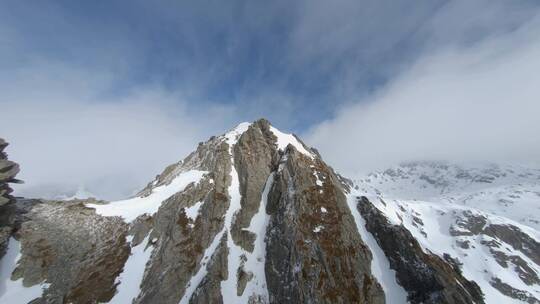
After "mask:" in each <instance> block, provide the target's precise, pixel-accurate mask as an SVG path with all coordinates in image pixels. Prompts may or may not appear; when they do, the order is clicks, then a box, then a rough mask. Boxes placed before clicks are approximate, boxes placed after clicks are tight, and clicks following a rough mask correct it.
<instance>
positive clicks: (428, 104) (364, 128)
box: [306, 18, 540, 174]
mask: <svg viewBox="0 0 540 304" xmlns="http://www.w3.org/2000/svg"><path fill="white" fill-rule="evenodd" d="M538 37H540V18H534V19H532V20H531V21H529V22H527V23H526V24H523V25H522V26H520V27H519V28H518V29H516V30H515V31H512V32H510V33H507V34H504V35H497V36H493V37H490V38H488V39H485V40H483V41H480V42H476V43H474V44H470V45H468V46H466V47H464V46H461V47H455V48H445V49H444V50H439V51H438V52H436V53H430V54H429V55H427V56H424V57H422V58H421V59H420V60H418V61H417V62H416V64H415V65H414V66H413V67H412V68H411V69H410V70H408V71H406V72H404V73H403V74H401V75H400V76H398V77H397V78H395V80H393V81H392V82H391V83H390V84H388V85H387V86H385V87H384V88H383V89H381V90H379V91H378V92H376V93H375V94H372V95H371V96H369V97H368V98H366V99H362V100H357V102H355V103H351V104H350V105H348V106H345V107H343V108H341V110H340V111H339V112H338V114H337V115H336V116H335V118H333V119H331V120H328V121H325V122H324V123H322V124H320V125H318V126H316V127H314V128H312V129H311V130H310V131H309V132H308V134H307V136H306V137H307V142H308V143H309V144H311V145H313V146H315V147H317V148H318V149H319V150H320V151H321V152H322V154H323V156H324V157H325V158H326V159H327V161H328V162H329V163H331V164H333V165H334V166H336V167H337V169H339V170H341V171H342V172H343V173H346V174H354V173H357V172H365V171H369V170H373V169H377V168H382V167H385V166H389V165H392V164H396V163H399V162H403V161H414V160H449V161H501V162H521V163H539V162H540V82H539V78H538V71H540V40H539V39H538Z"/></svg>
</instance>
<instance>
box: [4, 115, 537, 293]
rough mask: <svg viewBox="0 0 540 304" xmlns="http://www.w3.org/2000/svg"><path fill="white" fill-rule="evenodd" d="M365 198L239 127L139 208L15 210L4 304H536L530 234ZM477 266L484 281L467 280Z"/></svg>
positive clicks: (140, 197) (35, 204)
mask: <svg viewBox="0 0 540 304" xmlns="http://www.w3.org/2000/svg"><path fill="white" fill-rule="evenodd" d="M363 188H366V189H369V191H363V190H362V189H363ZM373 189H374V188H373V187H372V185H370V184H369V183H366V182H364V183H357V185H356V186H355V185H354V184H353V183H352V182H351V181H349V180H347V179H345V178H343V177H341V176H340V175H339V174H337V173H336V172H334V170H333V169H332V168H331V167H329V166H328V165H327V164H326V163H325V162H324V161H323V160H322V159H321V157H320V155H318V153H317V152H316V151H315V150H313V149H310V148H308V147H307V146H305V145H304V144H303V143H302V142H301V141H300V140H299V139H298V138H297V137H296V136H294V135H290V134H286V133H282V132H281V131H279V130H277V129H276V128H274V127H273V126H271V125H270V124H269V123H268V121H266V120H258V121H256V122H253V123H242V124H240V125H238V126H237V127H236V128H234V129H233V130H231V131H229V132H227V133H226V134H224V135H221V136H217V137H211V138H210V139H209V140H208V141H206V142H204V143H200V144H199V146H198V147H197V149H196V150H195V151H194V152H193V153H191V154H190V155H188V156H187V157H186V158H185V159H184V160H182V161H180V162H178V163H175V164H172V165H170V166H168V167H167V168H165V170H164V171H163V172H162V173H161V174H159V175H158V176H157V177H156V178H155V179H154V180H153V181H151V182H150V183H149V184H148V185H147V186H146V187H145V188H144V189H142V190H141V191H140V192H139V193H138V194H137V195H136V196H135V197H133V198H130V199H127V200H123V201H117V202H110V203H109V202H103V201H95V200H91V199H90V200H78V199H76V200H71V201H42V200H24V199H19V200H17V202H16V203H13V202H12V203H11V207H10V208H9V210H5V215H6V217H7V218H9V219H10V220H9V221H5V222H0V225H3V226H5V227H8V228H9V230H10V231H11V233H10V237H11V239H10V241H9V245H8V247H9V248H8V252H9V257H10V258H9V259H2V260H1V263H2V265H0V270H2V271H1V274H2V276H1V277H0V302H2V303H3V302H6V301H9V303H27V302H28V301H29V300H31V299H34V298H35V300H34V301H32V303H64V302H66V303H67V302H73V303H131V302H133V303H407V302H410V303H483V302H486V303H499V302H493V301H494V300H493V299H495V297H499V298H501V297H502V298H504V299H508V301H512V300H514V299H518V300H519V299H520V300H522V301H525V302H530V303H536V302H534V301H537V300H535V298H538V295H537V291H535V290H537V289H538V282H537V277H536V275H537V273H538V263H539V262H538V250H536V249H537V246H538V237H537V232H536V230H534V229H532V228H528V227H525V226H522V225H520V224H517V223H515V225H514V223H513V222H512V221H509V220H506V219H504V218H495V217H493V216H491V215H486V214H483V213H478V212H476V211H474V212H472V211H470V210H472V209H470V208H468V207H459V206H458V207H456V206H455V205H452V204H448V205H445V206H444V207H442V206H441V205H436V203H426V204H430V205H429V207H425V206H424V205H422V204H416V202H414V201H411V202H409V201H400V200H397V199H396V200H392V201H388V202H385V201H384V200H386V196H382V198H383V200H379V199H380V196H381V195H378V194H377V193H376V192H375V191H374V190H373ZM372 190H373V191H372ZM370 191H371V192H370ZM362 196H367V197H364V198H363V197H362ZM443 209H444V211H441V210H443ZM440 212H444V214H440ZM454 212H455V213H454ZM459 212H461V213H459ZM469 215H470V216H469ZM469 218H472V219H471V220H470V222H472V223H473V224H474V223H478V222H479V221H483V222H482V223H484V224H483V225H482V226H481V227H480V228H478V227H477V226H479V225H473V224H470V223H469V222H467V221H466V220H467V219H469ZM452 221H453V222H452ZM421 222H422V223H424V224H419V223H421ZM501 223H505V225H502V224H501ZM506 223H511V224H512V225H511V226H508V225H506ZM423 225H425V227H424V226H423ZM509 227H510V228H509ZM467 229H469V230H467ZM471 229H472V230H471ZM424 234H425V235H424ZM489 238H491V239H489ZM516 240H517V241H516ZM458 241H459V242H461V243H458ZM466 241H467V242H468V244H469V246H470V248H475V249H474V250H473V249H470V248H469V249H468V250H469V251H465V249H463V248H461V247H460V249H459V250H458V249H455V248H454V247H455V245H454V244H464V242H466ZM483 242H484V243H483ZM486 242H487V243H486ZM463 246H464V245H463ZM480 250H483V251H482V252H485V253H486V257H487V258H489V264H488V266H489V267H488V266H486V267H483V268H474V267H475V265H473V262H475V261H476V262H478V260H477V259H476V260H475V257H477V255H478V254H480ZM490 250H492V251H493V252H496V253H493V252H491V251H490ZM498 252H502V253H498ZM469 254H470V255H471V256H472V257H471V258H468V255H469ZM503 254H504V255H503ZM17 255H19V257H17ZM6 256H7V255H6ZM460 263H462V265H461V264H460ZM495 263H497V264H495ZM495 265H502V266H500V267H499V268H496V267H495ZM504 265H506V267H504ZM484 270H485V271H487V272H486V273H487V274H486V275H483V276H481V275H479V273H480V271H484ZM509 278H512V280H510V279H509ZM497 279H498V280H497ZM515 280H518V281H515ZM516 282H518V283H516ZM14 284H15V285H14ZM505 284H506V285H505ZM531 301H532V302H531Z"/></svg>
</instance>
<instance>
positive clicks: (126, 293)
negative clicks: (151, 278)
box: [109, 233, 153, 304]
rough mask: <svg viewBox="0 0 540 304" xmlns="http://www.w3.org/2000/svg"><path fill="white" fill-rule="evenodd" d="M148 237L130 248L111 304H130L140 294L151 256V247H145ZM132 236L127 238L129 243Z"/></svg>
mask: <svg viewBox="0 0 540 304" xmlns="http://www.w3.org/2000/svg"><path fill="white" fill-rule="evenodd" d="M149 237H150V233H148V236H146V238H145V239H144V240H143V241H142V242H141V243H140V244H139V245H137V246H135V247H132V248H131V254H130V256H129V257H128V259H127V261H126V264H125V265H124V270H123V271H122V273H121V274H120V276H119V277H118V281H119V282H120V284H119V285H118V286H117V293H116V294H115V295H114V297H113V298H112V299H111V301H110V302H109V303H111V304H115V303H118V304H123V303H131V302H132V301H133V299H135V298H136V297H137V296H138V295H139V293H140V292H141V287H140V286H141V283H142V280H143V276H144V270H145V268H146V264H147V263H148V261H149V260H150V256H151V254H152V249H153V247H152V246H149V247H146V245H147V244H148V238H149ZM132 240H133V236H129V237H128V241H129V242H130V243H131V242H132Z"/></svg>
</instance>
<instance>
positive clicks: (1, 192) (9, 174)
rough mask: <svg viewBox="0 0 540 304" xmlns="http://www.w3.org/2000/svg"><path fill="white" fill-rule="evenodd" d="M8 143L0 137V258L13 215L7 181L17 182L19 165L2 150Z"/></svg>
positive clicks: (11, 228) (5, 246)
mask: <svg viewBox="0 0 540 304" xmlns="http://www.w3.org/2000/svg"><path fill="white" fill-rule="evenodd" d="M7 146H8V143H7V142H6V141H5V140H4V139H2V138H0V259H1V258H2V257H3V256H4V253H5V251H6V248H7V242H8V239H9V237H10V236H11V233H12V232H13V227H12V226H13V224H14V223H13V221H14V218H13V215H14V207H13V206H12V203H13V202H14V198H13V196H11V193H12V192H13V190H12V189H11V188H10V187H9V183H18V182H20V181H19V180H17V179H15V176H16V175H17V173H19V165H18V164H17V163H15V162H12V161H10V160H8V157H7V153H6V152H4V150H5V148H6V147H7Z"/></svg>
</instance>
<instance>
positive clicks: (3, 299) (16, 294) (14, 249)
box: [0, 238, 49, 304]
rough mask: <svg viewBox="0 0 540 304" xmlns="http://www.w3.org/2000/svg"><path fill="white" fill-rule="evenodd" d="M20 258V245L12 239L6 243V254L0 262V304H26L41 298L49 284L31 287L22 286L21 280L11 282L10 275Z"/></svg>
mask: <svg viewBox="0 0 540 304" xmlns="http://www.w3.org/2000/svg"><path fill="white" fill-rule="evenodd" d="M20 258H21V244H20V243H19V241H17V240H16V239H14V238H10V239H9V241H8V248H7V251H6V254H5V255H4V257H3V258H2V260H0V303H6V304H7V303H9V304H26V303H28V302H30V301H32V300H34V299H36V298H39V297H41V294H42V293H43V290H45V289H47V288H48V287H49V284H46V283H42V284H37V285H34V286H31V287H24V286H23V279H22V278H21V279H18V280H16V281H12V280H11V274H12V273H13V271H14V270H15V268H16V267H17V263H18V261H19V259H20Z"/></svg>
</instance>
